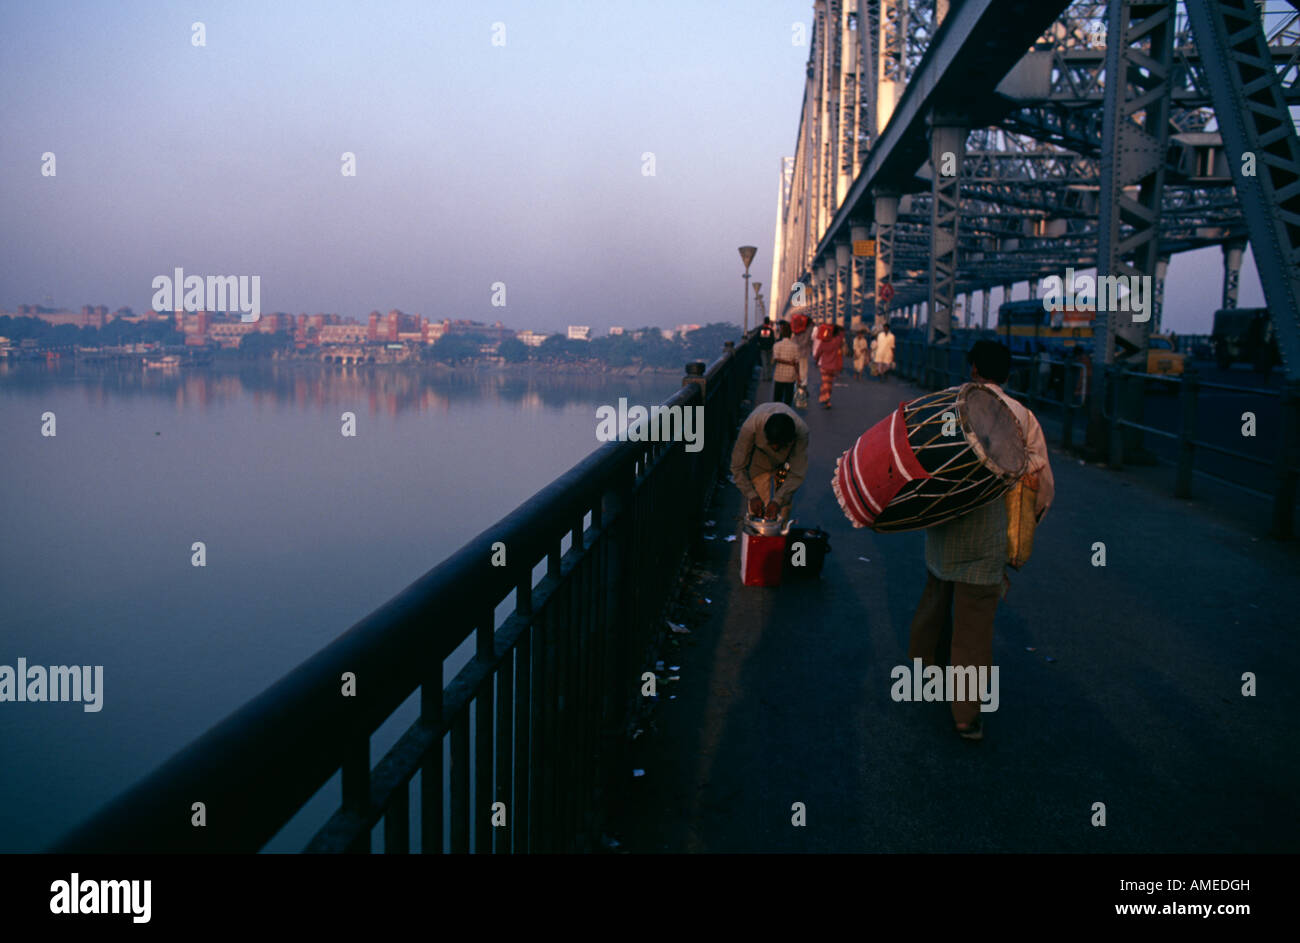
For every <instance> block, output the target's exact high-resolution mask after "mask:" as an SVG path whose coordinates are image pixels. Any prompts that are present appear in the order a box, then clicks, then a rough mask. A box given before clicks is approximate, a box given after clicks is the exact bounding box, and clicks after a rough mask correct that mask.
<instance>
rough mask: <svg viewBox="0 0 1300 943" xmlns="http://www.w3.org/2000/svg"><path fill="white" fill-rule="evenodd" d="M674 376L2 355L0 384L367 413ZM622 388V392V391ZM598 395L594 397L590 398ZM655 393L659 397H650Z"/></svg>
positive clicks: (12, 388)
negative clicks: (82, 361) (155, 366)
mask: <svg viewBox="0 0 1300 943" xmlns="http://www.w3.org/2000/svg"><path fill="white" fill-rule="evenodd" d="M675 379H676V378H675V377H674V376H670V375H667V374H646V375H643V376H639V377H616V376H611V375H607V374H584V373H576V372H575V373H563V374H548V373H545V372H537V371H530V372H527V373H524V372H518V373H515V372H505V371H499V370H486V369H485V370H479V371H469V370H466V371H450V370H446V369H443V368H435V367H375V366H368V367H367V366H360V367H358V366H348V367H339V366H329V365H322V364H316V363H310V362H302V363H299V362H289V363H269V362H268V363H250V364H237V363H231V364H226V365H217V366H207V367H179V368H173V369H166V370H144V369H129V368H127V367H125V366H121V367H108V368H105V367H99V366H94V365H91V366H79V367H78V366H73V365H71V364H62V365H54V366H50V367H46V366H44V365H41V364H9V363H6V362H4V361H0V390H3V392H4V393H5V394H6V395H15V394H18V395H21V394H22V393H33V392H39V391H42V390H45V389H49V388H51V387H53V386H55V385H59V384H65V383H70V382H71V383H76V384H79V385H80V388H81V389H82V390H84V392H85V396H86V399H87V401H88V402H92V403H98V404H103V403H105V402H107V401H108V399H109V398H110V397H115V396H130V395H133V394H135V395H140V396H151V397H156V398H161V399H167V400H170V401H172V402H174V403H175V404H176V405H177V406H178V407H181V408H186V407H189V408H198V409H205V408H207V407H208V406H210V405H213V404H216V403H221V402H225V401H229V400H233V399H239V398H243V397H247V398H248V399H250V400H251V401H252V402H253V403H255V404H258V405H262V404H264V403H273V404H277V405H280V404H288V405H292V406H294V407H297V408H306V407H308V406H312V407H316V408H324V407H326V406H333V405H335V404H338V403H345V404H349V405H356V404H357V403H358V402H360V403H364V404H365V407H366V409H368V410H369V411H370V412H371V413H379V412H383V413H386V414H388V415H390V416H396V415H398V414H399V413H403V412H410V411H414V412H425V411H428V410H444V411H445V410H447V409H450V408H451V406H452V405H453V404H455V403H460V402H466V401H471V400H476V401H488V402H497V403H508V404H511V405H514V406H517V407H519V408H522V409H528V410H540V409H543V408H551V409H560V408H563V407H565V406H568V405H570V404H572V403H581V404H587V403H592V402H597V401H598V400H599V398H600V396H601V395H603V394H605V393H607V392H608V391H610V390H618V389H623V390H625V391H626V390H632V391H633V392H634V393H640V392H652V391H655V390H664V391H666V392H671V390H672V388H673V387H674V386H675V385H676V383H675ZM624 395H627V393H624ZM593 397H596V398H593ZM656 401H657V400H656Z"/></svg>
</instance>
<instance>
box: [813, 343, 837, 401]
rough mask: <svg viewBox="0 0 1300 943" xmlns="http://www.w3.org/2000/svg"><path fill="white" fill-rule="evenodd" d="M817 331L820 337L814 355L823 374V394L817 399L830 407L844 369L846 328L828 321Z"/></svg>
mask: <svg viewBox="0 0 1300 943" xmlns="http://www.w3.org/2000/svg"><path fill="white" fill-rule="evenodd" d="M817 331H818V334H819V335H820V337H819V338H818V343H817V344H816V345H815V347H814V350H813V356H814V357H815V358H816V359H817V369H818V370H820V371H821V375H822V386H821V394H820V395H819V396H818V397H817V400H818V402H820V403H821V404H822V408H824V409H830V408H831V390H832V388H833V387H834V386H835V378H836V377H837V376H839V375H840V371H841V370H843V369H844V328H842V327H841V326H840V325H838V324H830V323H826V324H822V325H819V326H818V328H817Z"/></svg>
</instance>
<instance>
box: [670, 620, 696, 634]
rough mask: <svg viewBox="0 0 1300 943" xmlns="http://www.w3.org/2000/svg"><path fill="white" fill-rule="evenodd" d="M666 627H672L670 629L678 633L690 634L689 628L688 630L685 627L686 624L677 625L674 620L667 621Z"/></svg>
mask: <svg viewBox="0 0 1300 943" xmlns="http://www.w3.org/2000/svg"><path fill="white" fill-rule="evenodd" d="M668 628H670V629H672V631H674V632H676V633H677V634H678V635H690V634H691V630H690V629H688V628H686V626H684V625H678V624H677V623H676V622H669V623H668Z"/></svg>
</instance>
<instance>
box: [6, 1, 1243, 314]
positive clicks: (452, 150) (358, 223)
mask: <svg viewBox="0 0 1300 943" xmlns="http://www.w3.org/2000/svg"><path fill="white" fill-rule="evenodd" d="M811 8H812V5H811V3H810V2H808V0H789V2H787V0H767V2H758V3H754V2H704V3H700V2H690V0H675V2H674V0H661V2H655V3H639V2H629V0H610V2H604V3H596V2H593V3H561V2H552V0H537V2H531V3H493V2H489V3H462V4H444V3H391V2H382V3H375V4H362V3H357V4H349V3H287V2H276V3H217V2H209V3H185V4H151V3H111V4H108V3H51V4H41V5H36V4H31V5H27V6H18V5H16V4H13V3H8V4H4V5H3V8H2V9H0V57H2V58H3V61H4V62H5V63H6V65H5V69H4V75H3V78H0V129H2V130H3V134H0V206H3V207H4V208H5V212H4V218H5V224H6V225H5V235H4V251H3V253H2V254H0V308H4V309H12V308H14V307H15V306H17V305H19V304H23V303H33V302H43V301H44V299H45V298H46V296H50V297H51V298H52V299H53V302H54V303H55V304H56V305H61V306H68V307H79V306H80V305H82V304H107V305H109V306H110V308H116V307H118V306H120V305H129V306H131V307H134V308H135V309H136V310H138V311H139V310H144V309H145V308H147V307H149V303H150V300H151V298H152V291H151V290H150V283H151V281H152V279H153V277H154V276H156V275H160V274H170V273H171V271H172V269H173V268H174V267H175V266H182V267H183V268H184V269H185V270H186V272H187V273H189V274H202V275H209V274H249V275H261V276H262V309H263V310H264V311H274V310H288V311H293V312H299V311H306V312H316V311H331V312H335V311H336V312H339V313H341V314H344V315H353V316H363V315H364V314H365V313H366V312H368V311H370V310H371V309H372V308H379V309H381V310H384V311H387V310H388V309H390V308H401V309H403V310H405V311H412V312H418V313H421V314H424V315H427V316H430V317H471V318H477V319H480V320H487V321H493V320H497V319H498V318H499V319H501V320H502V321H504V322H505V323H507V324H509V325H511V326H513V327H516V328H524V327H535V328H539V329H544V330H552V329H555V328H559V327H562V326H563V325H565V324H570V323H580V324H591V325H593V326H594V327H596V328H598V329H603V328H604V327H607V326H609V325H611V324H622V325H628V326H638V325H642V324H657V325H671V324H677V323H683V322H706V321H712V320H729V319H732V320H736V321H739V319H740V307H741V305H740V300H741V299H740V295H741V286H740V285H739V284H738V283H739V281H740V272H741V268H742V267H741V264H740V261H739V257H738V255H737V252H736V247H737V246H739V245H741V244H742V243H752V244H753V245H756V246H758V256H757V258H756V259H755V262H754V267H753V271H754V273H755V277H756V278H757V279H758V280H759V281H761V282H764V283H765V284H766V282H767V281H768V280H769V278H770V274H771V264H772V256H771V254H772V234H773V223H774V219H775V204H776V181H777V169H778V165H779V158H780V157H781V156H782V155H785V154H792V153H793V146H794V138H795V133H796V126H797V122H798V118H799V106H800V99H801V95H802V82H803V69H804V63H805V61H806V59H807V55H808V50H807V47H806V46H795V45H793V44H792V42H791V35H792V31H791V24H793V23H794V22H796V21H802V22H805V23H806V22H808V21H809V19H810V13H811ZM195 21H202V22H203V23H204V24H205V26H206V39H207V45H206V47H204V48H196V47H194V46H192V45H191V41H190V37H191V28H190V24H191V23H193V22H195ZM496 22H503V23H504V24H505V26H506V33H505V35H506V45H505V46H504V47H496V46H493V45H492V42H491V38H492V24H493V23H496ZM46 151H52V152H53V153H54V154H55V155H56V160H57V168H58V175H57V177H54V178H46V177H42V176H41V174H40V161H41V154H42V153H44V152H46ZM344 151H352V152H354V153H355V154H356V156H357V171H358V173H357V176H356V177H354V178H347V177H344V176H342V175H341V173H340V155H341V154H342V153H343V152H344ZM646 151H650V152H653V153H654V155H655V159H656V171H657V173H656V176H654V177H646V176H643V175H642V173H641V166H642V164H641V155H642V153H643V152H646ZM1248 265H1249V263H1248ZM497 281H501V282H505V284H506V287H507V302H508V303H507V306H506V307H505V308H494V307H492V305H491V304H490V298H491V285H492V283H493V282H497ZM766 291H767V289H765V292H766ZM1022 291H1023V289H1022ZM1167 294H1168V302H1167V312H1168V317H1167V323H1171V324H1172V325H1173V326H1174V327H1176V328H1177V329H1180V330H1185V331H1190V330H1198V329H1203V330H1208V329H1209V327H1208V317H1209V311H1210V310H1212V306H1209V305H1207V302H1206V299H1207V298H1212V299H1214V303H1215V304H1217V296H1218V253H1217V251H1212V252H1210V253H1206V254H1203V255H1198V256H1197V257H1195V258H1193V257H1183V258H1178V259H1176V260H1175V263H1174V266H1173V269H1172V271H1171V277H1170V282H1169V288H1168V292H1167ZM1259 297H1260V295H1259V288H1258V280H1257V278H1256V277H1255V275H1254V270H1253V267H1250V268H1248V270H1247V272H1246V273H1244V275H1243V280H1242V303H1243V304H1251V303H1257V302H1258V299H1259ZM1202 309H1204V310H1202ZM1184 321H1186V322H1187V323H1186V324H1184V323H1183V322H1184ZM1202 321H1204V322H1205V323H1204V324H1201V323H1199V322H1202Z"/></svg>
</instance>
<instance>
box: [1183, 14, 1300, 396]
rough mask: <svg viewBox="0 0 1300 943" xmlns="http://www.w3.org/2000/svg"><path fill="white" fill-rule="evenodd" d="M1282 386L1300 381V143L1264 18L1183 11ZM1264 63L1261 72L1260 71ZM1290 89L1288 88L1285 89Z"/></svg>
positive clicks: (1250, 15)
mask: <svg viewBox="0 0 1300 943" xmlns="http://www.w3.org/2000/svg"><path fill="white" fill-rule="evenodd" d="M1186 9H1187V18H1188V20H1189V21H1190V22H1191V24H1192V30H1193V32H1194V33H1195V35H1196V48H1197V49H1198V50H1199V51H1200V54H1201V62H1202V64H1203V67H1204V70H1205V76H1206V83H1207V84H1208V85H1209V86H1210V97H1211V99H1212V100H1213V101H1214V114H1215V120H1216V121H1217V123H1218V125H1219V131H1220V133H1221V134H1222V135H1223V148H1224V150H1225V151H1226V152H1227V155H1228V166H1229V167H1231V168H1232V182H1233V185H1234V186H1235V187H1236V190H1237V198H1238V199H1239V200H1240V201H1241V208H1242V211H1243V213H1244V215H1245V217H1246V229H1247V232H1248V233H1249V235H1250V245H1251V248H1252V250H1253V251H1254V254H1255V267H1256V268H1257V269H1258V271H1259V282H1260V286H1261V287H1262V288H1263V289H1264V298H1265V299H1266V300H1267V302H1268V309H1269V313H1270V315H1271V317H1272V320H1273V325H1274V328H1275V329H1276V331H1277V343H1278V347H1279V348H1280V349H1281V352H1282V363H1283V364H1284V365H1285V367H1286V374H1287V378H1288V379H1289V380H1291V381H1297V380H1300V232H1298V231H1297V229H1298V227H1297V226H1296V223H1295V221H1296V210H1297V199H1296V194H1297V188H1298V187H1300V136H1298V135H1297V134H1296V131H1295V123H1294V121H1292V119H1291V114H1290V108H1289V105H1288V102H1287V99H1286V92H1287V90H1288V89H1287V88H1286V87H1284V80H1283V77H1282V76H1281V75H1279V74H1278V72H1277V71H1276V70H1275V69H1273V68H1269V67H1268V64H1269V63H1270V62H1271V57H1270V53H1269V48H1268V37H1267V36H1266V35H1265V33H1264V25H1263V18H1262V17H1261V16H1260V14H1259V12H1258V11H1257V9H1256V7H1255V4H1253V3H1248V2H1246V0H1237V2H1231V0H1205V2H1203V3H1189V4H1186ZM1261 63H1262V64H1263V66H1262V67H1261ZM1288 84H1289V83H1288Z"/></svg>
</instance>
